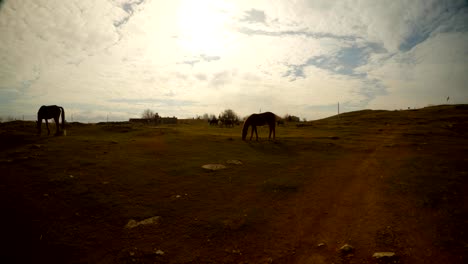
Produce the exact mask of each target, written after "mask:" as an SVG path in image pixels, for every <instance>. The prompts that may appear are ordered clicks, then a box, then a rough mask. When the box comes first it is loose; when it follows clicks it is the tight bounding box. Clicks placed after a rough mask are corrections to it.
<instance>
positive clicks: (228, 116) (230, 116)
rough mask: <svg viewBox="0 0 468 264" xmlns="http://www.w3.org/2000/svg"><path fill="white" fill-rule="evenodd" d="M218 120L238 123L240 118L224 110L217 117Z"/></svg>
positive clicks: (230, 111) (231, 111)
mask: <svg viewBox="0 0 468 264" xmlns="http://www.w3.org/2000/svg"><path fill="white" fill-rule="evenodd" d="M219 119H221V120H230V121H233V122H239V120H240V117H239V116H238V115H237V114H236V113H235V112H234V111H233V110H231V109H226V110H224V111H223V112H222V113H221V114H220V115H219Z"/></svg>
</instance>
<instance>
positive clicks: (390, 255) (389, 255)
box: [372, 252, 396, 259]
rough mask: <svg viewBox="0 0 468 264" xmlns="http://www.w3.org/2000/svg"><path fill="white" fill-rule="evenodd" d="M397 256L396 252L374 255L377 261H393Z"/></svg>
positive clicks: (376, 253)
mask: <svg viewBox="0 0 468 264" xmlns="http://www.w3.org/2000/svg"><path fill="white" fill-rule="evenodd" d="M395 256H396V255H395V252H375V253H374V255H372V257H373V258H375V259H391V258H394V257H395Z"/></svg>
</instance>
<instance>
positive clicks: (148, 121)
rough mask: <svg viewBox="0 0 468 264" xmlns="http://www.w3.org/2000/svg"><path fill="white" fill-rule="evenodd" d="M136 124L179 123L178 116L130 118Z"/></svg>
mask: <svg viewBox="0 0 468 264" xmlns="http://www.w3.org/2000/svg"><path fill="white" fill-rule="evenodd" d="M128 122H130V123H134V124H148V125H150V124H153V125H158V124H177V117H158V118H130V119H129V120H128Z"/></svg>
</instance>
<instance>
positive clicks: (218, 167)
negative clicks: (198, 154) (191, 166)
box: [202, 164, 227, 171]
mask: <svg viewBox="0 0 468 264" xmlns="http://www.w3.org/2000/svg"><path fill="white" fill-rule="evenodd" d="M202 168H203V169H205V170H210V171H216V170H222V169H226V168H227V167H226V166H224V165H223V164H206V165H203V166H202Z"/></svg>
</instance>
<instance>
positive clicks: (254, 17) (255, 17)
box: [241, 8, 266, 24]
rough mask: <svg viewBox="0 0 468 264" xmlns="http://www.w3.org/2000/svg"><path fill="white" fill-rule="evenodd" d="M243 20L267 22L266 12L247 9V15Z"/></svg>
mask: <svg viewBox="0 0 468 264" xmlns="http://www.w3.org/2000/svg"><path fill="white" fill-rule="evenodd" d="M241 21H245V22H248V23H262V24H266V16H265V12H263V11H262V10H257V9H253V8H252V9H250V10H249V11H245V15H244V17H243V18H242V19H241Z"/></svg>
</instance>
